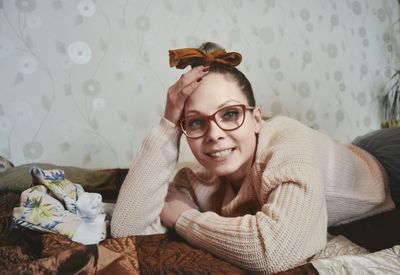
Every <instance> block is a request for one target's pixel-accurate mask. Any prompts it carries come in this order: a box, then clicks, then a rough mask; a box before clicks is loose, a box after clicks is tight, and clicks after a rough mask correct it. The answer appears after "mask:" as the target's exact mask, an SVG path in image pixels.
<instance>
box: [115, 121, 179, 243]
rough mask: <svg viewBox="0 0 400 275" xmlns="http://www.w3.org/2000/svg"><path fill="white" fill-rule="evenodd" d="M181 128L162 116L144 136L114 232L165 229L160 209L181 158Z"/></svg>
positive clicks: (123, 188)
mask: <svg viewBox="0 0 400 275" xmlns="http://www.w3.org/2000/svg"><path fill="white" fill-rule="evenodd" d="M179 140H180V131H179V129H178V128H177V127H176V126H175V125H173V124H172V123H171V122H169V121H168V120H166V119H165V118H162V120H161V121H160V124H159V125H158V127H156V128H154V129H153V130H152V131H151V132H150V134H149V136H148V137H147V138H146V139H145V140H144V142H143V144H142V147H141V148H140V150H139V152H138V155H137V157H136V159H135V160H134V162H133V164H132V166H131V168H130V169H129V172H128V174H127V176H126V178H125V180H124V182H123V184H122V186H121V189H120V192H119V195H118V199H117V203H116V205H115V209H114V212H113V217H112V220H111V235H112V236H113V237H123V236H128V235H149V234H156V233H164V232H165V231H166V228H165V227H164V226H163V225H162V224H161V221H160V217H159V215H160V213H161V210H162V208H163V206H164V200H165V197H166V195H167V191H168V184H169V181H170V179H171V176H172V174H173V173H174V171H175V168H176V164H177V160H178V148H179Z"/></svg>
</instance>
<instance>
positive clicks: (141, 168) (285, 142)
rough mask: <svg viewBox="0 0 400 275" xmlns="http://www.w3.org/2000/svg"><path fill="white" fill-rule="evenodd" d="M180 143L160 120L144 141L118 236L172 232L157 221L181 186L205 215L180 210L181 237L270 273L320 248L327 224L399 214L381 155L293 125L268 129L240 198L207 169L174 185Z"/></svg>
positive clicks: (278, 120)
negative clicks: (169, 193) (170, 190)
mask: <svg viewBox="0 0 400 275" xmlns="http://www.w3.org/2000/svg"><path fill="white" fill-rule="evenodd" d="M179 138H180V130H179V129H178V128H177V127H176V126H175V125H173V124H172V123H170V122H168V121H167V120H165V119H162V120H161V122H160V125H159V126H158V127H156V128H155V129H153V131H152V132H151V133H150V135H149V136H148V137H147V138H146V139H145V141H144V143H143V145H142V148H141V150H140V151H139V154H138V156H137V158H136V160H135V161H134V163H133V166H132V168H131V169H130V170H129V173H128V175H127V177H126V179H125V182H124V183H123V185H122V187H121V190H120V194H119V197H118V200H117V204H116V207H115V210H114V213H113V219H112V223H111V233H112V235H113V236H114V237H120V236H126V235H138V234H154V233H162V232H165V231H166V229H165V228H164V227H163V226H162V224H161V222H160V218H159V214H160V212H161V210H162V207H163V203H164V199H165V197H166V195H167V191H168V188H178V189H180V190H182V189H183V190H187V194H188V195H190V196H191V198H192V199H193V200H194V201H195V202H196V203H197V205H198V209H192V210H187V211H185V212H183V213H182V215H181V216H180V217H179V219H178V221H177V223H176V226H175V229H176V231H177V232H178V234H180V235H181V236H183V237H184V238H185V239H186V240H187V241H189V242H190V243H192V244H193V245H195V246H197V247H200V248H202V249H205V250H207V251H209V252H211V253H213V254H215V255H217V256H219V257H221V258H223V259H225V260H227V261H229V262H231V263H233V264H235V265H237V266H239V267H241V268H243V269H247V270H250V271H254V272H262V273H272V272H277V271H283V270H286V269H289V268H292V267H294V266H296V265H299V264H302V263H304V262H305V261H306V260H307V259H308V258H309V257H311V256H312V255H314V254H315V253H317V252H318V251H319V250H321V249H323V248H324V245H325V244H326V234H327V226H328V225H332V224H337V223H341V222H348V221H351V220H354V219H359V218H363V217H366V216H369V215H373V214H376V213H379V212H383V211H386V210H389V209H392V208H393V207H394V204H393V201H392V200H391V198H390V195H389V191H388V185H387V180H386V174H385V172H384V170H383V168H382V167H381V165H380V164H379V163H378V162H377V161H376V160H375V158H373V157H372V156H371V155H370V154H368V153H367V152H365V151H363V150H362V149H360V148H358V147H356V146H353V145H345V144H341V143H338V142H336V141H333V140H332V139H330V138H329V137H327V136H326V135H324V134H322V133H320V132H318V131H315V130H313V129H311V128H309V127H307V126H305V125H303V124H301V123H299V122H297V121H295V120H293V119H290V118H286V117H281V116H278V117H275V118H272V119H270V120H268V121H266V122H264V123H263V126H262V130H261V132H260V134H259V138H258V145H257V150H256V157H255V162H254V164H253V166H252V168H251V171H249V173H248V175H247V176H246V178H245V179H244V182H243V183H242V186H241V187H240V190H239V191H238V192H237V194H235V192H234V191H233V189H232V188H231V185H230V184H229V183H228V182H226V181H224V180H223V179H221V178H219V177H215V176H213V175H212V174H210V173H209V172H208V171H206V170H205V169H204V168H201V167H200V168H199V169H196V170H191V169H189V168H184V169H182V170H180V171H179V172H178V173H177V174H176V175H175V177H174V178H173V179H172V176H173V173H174V172H175V168H176V164H177V160H178V151H179V150H178V148H179ZM171 179H172V180H171Z"/></svg>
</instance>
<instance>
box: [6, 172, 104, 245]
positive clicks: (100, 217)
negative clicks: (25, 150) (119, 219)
mask: <svg viewBox="0 0 400 275" xmlns="http://www.w3.org/2000/svg"><path fill="white" fill-rule="evenodd" d="M31 175H32V178H33V181H32V185H33V186H32V187H31V188H29V189H27V190H25V191H23V192H22V194H21V199H20V205H19V206H18V207H15V208H14V211H13V217H14V221H15V225H16V226H17V227H18V226H20V227H25V228H29V229H32V230H40V231H45V232H54V233H59V234H62V235H66V236H67V237H69V238H70V239H72V240H73V241H76V242H79V243H82V244H96V243H99V242H100V241H101V240H104V239H105V238H106V221H105V217H106V215H105V214H104V211H103V208H102V197H101V195H100V194H97V193H87V192H85V191H84V190H83V188H82V186H81V185H80V184H77V183H73V182H71V181H69V180H68V179H66V178H65V175H64V171H63V170H59V169H54V170H43V169H41V168H39V167H33V168H32V169H31Z"/></svg>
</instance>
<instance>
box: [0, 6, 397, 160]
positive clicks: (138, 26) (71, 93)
mask: <svg viewBox="0 0 400 275" xmlns="http://www.w3.org/2000/svg"><path fill="white" fill-rule="evenodd" d="M399 17H400V16H399V7H398V2H397V1H395V0H383V1H373V0H370V1H361V0H354V1H353V0H346V1H334V0H330V1H329V0H325V1H320V0H309V1H276V0H265V1H257V0H253V1H250V0H249V1H241V0H234V1H228V0H219V1H211V0H208V1H206V0H198V1H185V0H174V1H172V0H163V1H133V0H132V1H127V0H115V1H107V0H98V1H89V0H82V1H78V0H68V1H67V0H52V1H39V0H36V1H34V0H15V1H13V0H0V83H1V86H0V98H1V102H0V155H3V156H4V157H6V158H9V159H10V160H12V161H13V162H14V164H23V163H29V162H33V161H34V162H51V163H57V164H62V165H74V166H80V167H87V168H101V167H128V166H129V165H130V164H131V162H132V160H133V157H134V156H135V154H136V152H137V151H138V149H139V146H140V144H141V142H142V140H143V138H144V137H145V135H146V133H147V132H148V131H149V130H150V129H151V127H152V126H154V125H155V124H156V123H157V122H158V121H159V119H160V116H161V115H162V114H163V109H164V102H165V94H166V91H167V89H168V87H169V86H170V85H172V84H173V83H174V81H175V79H176V78H177V77H178V76H179V75H180V74H182V73H183V72H182V71H179V70H176V69H170V68H169V66H168V49H171V48H181V47H196V46H198V45H199V44H201V43H202V42H204V41H215V42H218V43H219V44H221V45H223V46H225V47H226V48H227V50H232V51H238V52H240V53H242V55H243V57H244V60H243V63H242V64H241V65H240V66H239V69H241V70H242V71H243V72H244V73H245V74H246V75H247V76H248V78H249V79H250V81H251V82H252V84H253V88H254V90H255V93H256V99H257V101H258V104H259V105H260V106H261V107H262V108H263V111H264V114H265V115H266V116H271V115H276V114H283V115H287V116H290V117H294V118H296V119H298V120H300V121H302V122H304V123H306V124H307V125H309V126H311V127H313V128H315V129H319V130H320V131H322V132H324V133H327V134H329V135H331V136H332V137H334V138H335V139H338V140H341V141H349V140H351V139H352V138H354V137H355V136H356V135H359V134H361V133H365V132H367V131H370V130H372V129H376V128H378V127H379V123H380V120H379V110H378V107H379V106H378V101H377V96H378V95H379V93H380V91H381V89H382V87H383V86H384V84H385V82H386V81H387V80H388V78H389V77H390V75H391V73H392V71H393V68H394V66H395V65H396V63H397V62H398V60H399V48H398V44H399V29H398V27H397V26H396V25H393V23H394V22H395V21H396V20H397V19H398V18H399ZM184 148H185V147H184ZM184 151H185V154H184V159H186V158H187V159H190V157H189V154H188V152H187V147H186V149H184Z"/></svg>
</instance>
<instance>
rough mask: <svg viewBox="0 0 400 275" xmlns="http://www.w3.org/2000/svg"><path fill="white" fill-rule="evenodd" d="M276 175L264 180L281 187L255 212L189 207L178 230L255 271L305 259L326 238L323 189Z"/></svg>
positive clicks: (285, 266) (284, 267) (278, 268)
mask: <svg viewBox="0 0 400 275" xmlns="http://www.w3.org/2000/svg"><path fill="white" fill-rule="evenodd" d="M274 180H275V179H274V175H268V176H265V177H264V178H263V185H264V184H267V185H271V184H272V185H274V186H275V187H274V189H273V191H272V192H271V193H269V194H268V199H267V200H266V202H265V203H264V204H263V206H262V208H261V211H259V212H257V213H256V214H255V215H245V216H241V217H234V218H228V217H222V216H219V215H218V214H216V213H214V212H204V213H201V212H199V211H197V210H188V211H185V212H184V213H183V214H182V215H181V216H180V217H179V219H178V222H177V224H176V230H177V232H178V233H179V234H180V235H181V236H183V237H184V238H185V239H186V240H188V241H189V242H191V243H192V244H194V245H196V246H198V247H200V248H203V249H205V250H207V251H209V252H211V253H213V254H215V255H217V256H219V257H221V258H223V259H225V260H227V261H229V262H231V263H233V264H235V265H237V266H239V267H241V268H244V269H247V270H250V271H253V272H261V273H267V274H268V273H273V272H278V271H283V270H287V269H289V268H292V267H294V266H296V265H299V264H302V263H304V262H305V261H306V260H307V258H309V257H310V256H312V255H313V254H315V253H317V252H318V251H319V250H321V249H322V248H323V247H324V245H325V243H326V224H327V215H326V207H325V201H324V198H323V196H322V192H320V190H315V189H314V188H312V187H309V186H305V185H303V184H301V183H299V182H290V181H288V182H281V183H279V182H274ZM305 180H307V179H305ZM317 189H318V187H317Z"/></svg>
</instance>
